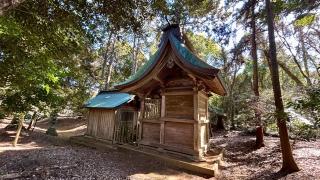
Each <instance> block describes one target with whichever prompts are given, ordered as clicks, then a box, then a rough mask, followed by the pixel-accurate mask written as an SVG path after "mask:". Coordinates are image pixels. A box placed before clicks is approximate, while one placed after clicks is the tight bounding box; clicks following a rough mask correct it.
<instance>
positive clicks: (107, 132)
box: [85, 91, 138, 143]
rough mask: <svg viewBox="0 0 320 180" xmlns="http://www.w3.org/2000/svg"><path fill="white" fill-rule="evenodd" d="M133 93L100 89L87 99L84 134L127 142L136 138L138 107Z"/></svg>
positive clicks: (113, 141)
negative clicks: (95, 94)
mask: <svg viewBox="0 0 320 180" xmlns="http://www.w3.org/2000/svg"><path fill="white" fill-rule="evenodd" d="M134 97H135V96H134V95H130V94H128V93H120V92H112V91H102V92H100V93H99V94H98V95H97V96H96V97H94V98H92V99H91V100H89V101H88V102H87V103H86V104H85V107H86V108H88V109H89V112H88V116H87V119H88V124H87V132H86V135H88V136H91V137H94V138H97V139H102V140H105V141H109V142H110V143H127V142H133V141H135V140H136V135H135V134H136V133H135V131H136V130H135V128H136V126H135V125H136V124H137V117H138V108H137V104H136V101H135V100H134Z"/></svg>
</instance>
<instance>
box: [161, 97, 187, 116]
mask: <svg viewBox="0 0 320 180" xmlns="http://www.w3.org/2000/svg"><path fill="white" fill-rule="evenodd" d="M165 102H166V105H165V107H166V117H172V118H182V119H193V96H192V95H166V101H165Z"/></svg>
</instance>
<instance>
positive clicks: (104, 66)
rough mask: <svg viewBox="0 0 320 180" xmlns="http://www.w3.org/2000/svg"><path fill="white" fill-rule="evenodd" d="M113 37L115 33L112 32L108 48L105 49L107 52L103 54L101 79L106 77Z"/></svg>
mask: <svg viewBox="0 0 320 180" xmlns="http://www.w3.org/2000/svg"><path fill="white" fill-rule="evenodd" d="M112 35H113V33H112V32H110V33H109V37H108V41H107V44H106V47H105V48H106V49H105V52H104V54H103V64H102V71H101V79H103V78H104V76H105V71H106V66H107V62H108V60H109V46H110V43H111V38H112Z"/></svg>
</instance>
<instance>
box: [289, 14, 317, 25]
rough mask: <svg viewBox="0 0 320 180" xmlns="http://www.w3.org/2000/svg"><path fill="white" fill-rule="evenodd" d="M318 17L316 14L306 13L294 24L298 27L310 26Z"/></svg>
mask: <svg viewBox="0 0 320 180" xmlns="http://www.w3.org/2000/svg"><path fill="white" fill-rule="evenodd" d="M315 19H316V15H315V14H304V15H302V16H299V17H298V18H297V19H296V20H295V22H294V25H295V26H298V27H303V26H308V25H310V24H312V23H313V22H314V21H315Z"/></svg>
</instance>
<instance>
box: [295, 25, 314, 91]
mask: <svg viewBox="0 0 320 180" xmlns="http://www.w3.org/2000/svg"><path fill="white" fill-rule="evenodd" d="M298 31H299V39H300V43H301V51H302V60H303V65H304V70H305V72H306V76H308V78H307V83H308V85H309V86H311V85H312V83H311V80H310V72H309V66H308V53H307V50H306V47H305V43H304V37H303V31H302V28H298Z"/></svg>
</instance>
